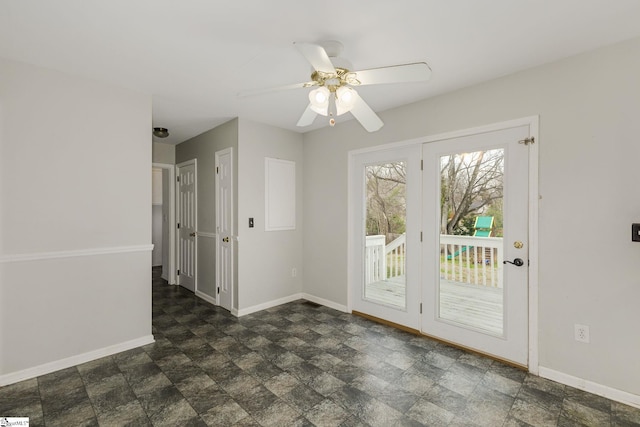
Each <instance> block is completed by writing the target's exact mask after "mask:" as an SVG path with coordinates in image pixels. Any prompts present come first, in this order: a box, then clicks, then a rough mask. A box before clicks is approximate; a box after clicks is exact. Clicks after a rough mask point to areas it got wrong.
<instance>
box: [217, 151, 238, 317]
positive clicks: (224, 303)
mask: <svg viewBox="0 0 640 427" xmlns="http://www.w3.org/2000/svg"><path fill="white" fill-rule="evenodd" d="M216 235H217V241H218V243H217V245H216V246H217V250H216V254H217V255H216V267H217V268H216V280H217V287H218V304H219V305H220V306H221V307H223V308H225V309H227V310H229V311H231V308H232V306H233V245H234V236H233V149H232V148H227V149H224V150H222V151H218V152H216Z"/></svg>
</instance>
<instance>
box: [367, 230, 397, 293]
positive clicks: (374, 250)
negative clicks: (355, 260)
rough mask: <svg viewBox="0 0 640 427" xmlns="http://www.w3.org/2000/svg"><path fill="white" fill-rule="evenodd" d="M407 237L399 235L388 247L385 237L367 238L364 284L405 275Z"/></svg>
mask: <svg viewBox="0 0 640 427" xmlns="http://www.w3.org/2000/svg"><path fill="white" fill-rule="evenodd" d="M406 248H407V235H406V234H401V235H400V236H398V237H397V238H396V239H395V240H393V241H392V242H390V243H389V244H388V245H386V244H385V236H383V235H374V236H367V238H366V248H365V274H364V276H365V283H366V284H369V283H373V282H380V281H382V280H387V279H393V278H394V277H400V276H404V275H405V265H406V264H405V255H406V253H407V249H406Z"/></svg>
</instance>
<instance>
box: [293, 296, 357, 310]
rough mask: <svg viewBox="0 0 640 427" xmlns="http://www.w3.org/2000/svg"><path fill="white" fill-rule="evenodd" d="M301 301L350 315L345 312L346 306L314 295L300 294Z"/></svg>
mask: <svg viewBox="0 0 640 427" xmlns="http://www.w3.org/2000/svg"><path fill="white" fill-rule="evenodd" d="M301 298H302V299H306V300H307V301H311V302H315V303H316V304H320V305H323V306H325V307H329V308H333V309H334V310H338V311H342V312H343V313H350V312H349V311H347V306H346V305H342V304H338V303H337V302H333V301H329V300H328V299H324V298H320V297H317V296H315V295H311V294H305V293H302V296H301Z"/></svg>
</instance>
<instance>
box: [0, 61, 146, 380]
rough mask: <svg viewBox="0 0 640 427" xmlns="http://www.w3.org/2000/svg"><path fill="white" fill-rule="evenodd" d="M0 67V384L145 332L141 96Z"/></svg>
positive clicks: (17, 66)
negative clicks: (106, 125)
mask: <svg viewBox="0 0 640 427" xmlns="http://www.w3.org/2000/svg"><path fill="white" fill-rule="evenodd" d="M0 75H2V78H1V79H0V105H1V106H2V108H0V200H1V201H2V202H1V203H0V385H2V384H3V382H7V381H12V380H15V379H16V378H20V377H22V378H24V377H29V376H34V375H38V374H41V373H44V372H47V371H51V370H55V369H61V368H63V367H67V366H69V365H75V364H77V363H79V362H82V361H84V360H86V359H85V358H86V357H90V356H91V355H92V354H93V355H94V356H93V357H97V356H95V354H97V353H100V354H101V355H106V354H110V353H113V352H117V351H122V350H124V349H126V348H131V347H132V346H136V345H142V344H146V343H148V342H150V341H151V340H152V339H153V338H152V336H151V286H150V283H151V271H150V268H149V267H150V265H151V248H150V243H151V135H150V129H151V97H150V96H145V95H141V94H139V93H135V92H131V91H128V90H124V89H120V88H116V87H112V86H109V85H104V84H99V83H96V82H94V81H91V80H84V79H80V78H77V77H75V76H71V75H66V74H63V73H59V72H56V71H52V70H47V69H43V68H38V67H33V66H29V65H25V64H21V63H16V62H11V61H6V60H0ZM105 123H108V124H109V126H108V127H105V126H104V124H105ZM123 154H126V155H123ZM87 355H88V356H87Z"/></svg>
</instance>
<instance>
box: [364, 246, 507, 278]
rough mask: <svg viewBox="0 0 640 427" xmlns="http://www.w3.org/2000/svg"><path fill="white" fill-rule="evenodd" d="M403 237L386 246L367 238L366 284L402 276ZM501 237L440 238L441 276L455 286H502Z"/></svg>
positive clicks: (404, 248)
mask: <svg viewBox="0 0 640 427" xmlns="http://www.w3.org/2000/svg"><path fill="white" fill-rule="evenodd" d="M406 237H407V236H406V234H402V235H400V236H399V237H398V238H397V239H395V240H394V241H392V242H391V243H389V244H388V245H386V244H385V236H383V235H375V236H367V237H366V248H365V283H366V284H369V283H373V282H379V281H382V280H387V279H393V278H394V277H400V276H404V275H405V266H406V263H405V258H406V247H407V244H406ZM502 260H503V254H502V238H501V237H473V236H448V235H442V234H441V235H440V277H441V278H442V279H445V280H450V281H452V282H457V283H466V284H470V285H478V286H488V287H493V288H501V287H502Z"/></svg>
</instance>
